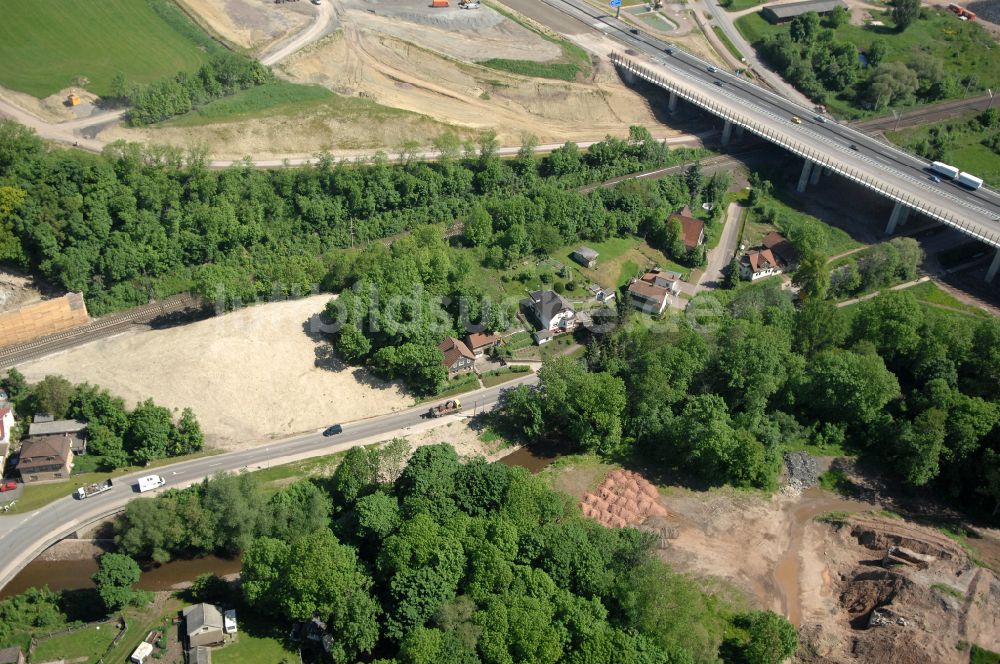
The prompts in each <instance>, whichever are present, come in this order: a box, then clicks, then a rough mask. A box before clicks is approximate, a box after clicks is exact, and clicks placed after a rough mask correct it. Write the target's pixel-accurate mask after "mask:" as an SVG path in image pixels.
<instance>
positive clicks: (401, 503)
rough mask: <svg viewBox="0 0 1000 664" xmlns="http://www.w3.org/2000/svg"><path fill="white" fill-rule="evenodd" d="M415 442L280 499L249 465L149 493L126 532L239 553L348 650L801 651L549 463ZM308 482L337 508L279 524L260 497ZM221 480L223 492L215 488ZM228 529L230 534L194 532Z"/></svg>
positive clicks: (333, 651) (301, 614) (512, 654)
mask: <svg viewBox="0 0 1000 664" xmlns="http://www.w3.org/2000/svg"><path fill="white" fill-rule="evenodd" d="M407 453H408V452H407V449H406V446H405V444H403V443H401V442H396V443H393V444H390V445H387V446H385V447H382V448H353V449H352V450H350V451H349V452H348V453H347V455H346V456H345V458H344V460H343V462H342V463H341V465H340V466H339V467H338V468H337V470H336V471H335V473H334V475H333V477H332V478H329V479H327V480H317V481H315V482H302V483H299V484H296V485H292V487H289V488H288V489H286V490H281V491H279V492H278V493H277V494H274V495H273V496H272V497H271V499H269V501H267V502H266V503H265V502H264V500H265V499H264V497H263V495H261V494H260V493H259V491H258V490H257V489H256V487H255V486H254V482H255V480H254V478H253V477H252V476H246V475H244V476H238V477H235V476H233V477H221V478H216V479H213V480H210V481H207V482H205V483H204V484H202V485H200V486H197V487H192V488H190V489H185V490H181V491H176V490H174V491H168V492H167V493H165V494H164V495H162V496H159V497H157V498H153V499H139V500H136V501H133V502H132V503H130V504H129V506H128V508H127V511H126V514H125V517H124V518H123V519H122V520H121V521H120V522H119V523H118V525H117V526H116V530H117V532H118V535H117V538H116V539H117V541H118V543H119V546H121V547H122V548H123V549H124V550H128V551H130V552H131V553H132V554H134V555H139V556H143V555H146V554H148V553H150V552H156V551H157V550H162V549H164V548H170V547H172V546H175V545H176V546H177V547H179V548H177V549H175V550H176V551H178V552H181V551H183V552H185V553H188V554H190V553H192V552H193V550H192V546H191V543H197V546H198V547H200V550H203V551H208V550H215V551H229V552H233V550H234V549H235V550H239V551H242V552H243V575H242V584H241V586H242V592H243V597H242V599H241V600H240V601H242V602H245V603H246V604H247V605H248V607H249V610H250V611H251V613H252V614H253V615H259V616H261V617H263V618H265V619H266V620H267V621H268V622H269V624H271V625H272V626H274V625H283V626H285V627H286V628H287V627H290V626H291V625H292V624H293V623H294V622H296V621H308V620H310V619H312V618H313V617H314V616H318V617H319V618H320V619H321V620H322V621H323V622H324V623H325V624H326V628H325V630H326V635H327V637H326V639H327V641H326V642H327V643H328V645H329V646H330V655H331V656H332V658H333V661H335V662H353V661H358V660H364V661H368V660H370V659H372V658H373V657H376V656H377V657H378V658H380V659H378V661H380V662H383V663H389V662H433V661H443V660H442V658H443V659H444V660H447V661H462V662H486V663H490V664H492V663H496V664H500V663H502V662H510V661H527V660H530V661H534V662H550V663H553V664H554V663H555V662H580V663H583V662H593V661H600V662H605V661H622V662H626V661H627V662H630V663H632V662H639V663H641V662H649V663H650V664H654V663H656V664H662V663H663V662H677V663H681V662H712V661H716V658H717V657H718V656H719V652H720V649H721V650H722V651H724V652H726V653H727V654H728V655H727V656H729V657H730V658H735V659H732V661H737V659H739V658H740V657H748V656H752V653H754V652H758V651H759V650H760V649H761V648H763V647H764V644H765V643H771V644H773V645H774V646H775V647H774V648H773V650H772V656H771V657H769V658H765V659H760V660H754V661H760V662H774V663H775V664H777V662H779V661H781V660H782V659H784V658H785V657H787V656H788V655H790V654H791V652H792V651H793V650H794V648H795V634H794V629H793V628H792V627H791V626H790V625H789V624H788V623H787V622H786V621H784V619H782V618H779V617H777V616H775V615H774V614H770V613H766V612H764V613H758V612H749V613H746V612H745V610H744V609H743V608H741V607H737V606H734V605H732V604H730V603H728V601H726V600H724V599H723V598H722V597H716V596H712V595H707V594H705V593H703V592H702V591H701V590H700V589H699V585H698V584H697V583H696V582H694V581H693V580H691V579H688V578H687V577H684V576H683V575H680V574H677V573H675V572H673V571H672V570H670V569H669V568H668V567H666V566H665V565H664V564H663V563H661V562H659V561H658V560H657V559H656V557H655V556H654V555H653V548H652V545H653V541H652V539H651V538H649V537H648V536H647V535H644V534H642V533H640V532H639V531H636V530H633V529H630V528H625V529H617V530H616V529H608V528H604V527H602V526H600V525H598V524H596V523H594V522H592V521H590V520H587V519H584V518H583V517H582V516H581V515H580V512H579V509H578V508H577V507H575V506H574V505H573V504H572V501H570V499H569V498H568V497H567V496H565V495H563V494H559V493H556V492H554V491H552V490H551V489H549V488H548V487H547V486H546V484H545V482H544V480H543V479H542V478H539V477H536V476H532V475H529V474H528V473H527V472H526V471H524V470H523V469H521V468H516V467H509V466H505V465H502V464H489V463H487V462H485V461H482V460H473V461H470V462H467V463H464V464H463V463H460V462H459V460H458V457H457V455H456V453H455V451H454V449H453V448H452V447H451V446H449V445H446V444H440V445H432V446H428V447H422V448H419V449H418V450H417V451H416V452H415V453H414V454H413V456H412V457H410V459H409V460H408V461H406V455H407ZM303 486H307V487H310V488H308V489H305V491H306V492H307V493H308V494H309V495H317V494H322V497H323V498H322V500H321V501H319V502H318V503H317V505H321V506H322V508H325V509H329V506H330V505H332V506H333V510H332V513H331V512H325V513H324V512H322V511H321V510H318V511H316V512H312V517H314V518H310V519H309V520H308V521H307V522H302V521H296V523H295V525H294V526H292V527H291V529H290V530H287V531H277V530H274V529H273V523H274V522H275V521H276V520H275V519H274V518H273V517H271V512H270V508H268V507H264V505H265V504H270V503H274V502H277V501H280V502H282V503H283V504H284V503H286V502H288V500H287V497H286V498H280V499H278V497H279V496H282V495H283V494H284V493H285V492H294V491H300V490H302V489H295V487H303ZM293 489H294V491H293ZM219 495H226V496H228V498H229V499H230V500H229V501H228V502H227V504H226V505H225V506H222V505H216V504H213V505H212V506H209V505H208V504H207V503H206V502H205V501H206V500H209V496H219ZM276 499H277V500H276ZM213 500H214V498H213ZM290 502H292V503H295V504H296V505H297V507H295V508H292V512H295V513H296V514H301V513H302V512H301V511H300V507H301V505H302V503H300V502H298V501H295V500H291V501H290ZM199 504H200V509H199V508H198V507H197V506H198V505H199ZM234 505H235V507H234ZM217 508H221V509H223V510H225V511H226V513H225V514H224V515H221V516H219V517H218V518H219V521H218V523H216V524H214V525H213V524H212V523H210V521H211V520H212V519H213V518H215V517H212V516H211V515H212V513H213V512H214V511H215V510H216V509H217ZM234 509H235V510H237V511H238V513H234V512H233V510H234ZM307 511H309V510H307ZM140 515H143V516H140ZM293 521H294V519H293ZM197 524H200V525H197ZM192 528H193V529H195V531H197V532H194V531H191V532H186V533H185V532H183V531H185V530H189V529H192ZM216 529H221V530H222V531H224V534H223V535H221V539H220V538H219V537H215V536H211V537H202V536H199V535H198V533H202V534H209V533H212V532H214V531H215V530H216ZM164 532H168V533H173V536H172V537H174V542H175V544H169V543H166V542H164V541H163V539H162V538H163V533H164ZM196 586H198V587H199V588H202V587H204V588H208V584H205V583H199V584H196ZM246 610H247V609H241V612H245V611H246ZM241 615H243V613H241ZM241 622H242V621H241ZM282 631H283V633H287V629H284V630H282Z"/></svg>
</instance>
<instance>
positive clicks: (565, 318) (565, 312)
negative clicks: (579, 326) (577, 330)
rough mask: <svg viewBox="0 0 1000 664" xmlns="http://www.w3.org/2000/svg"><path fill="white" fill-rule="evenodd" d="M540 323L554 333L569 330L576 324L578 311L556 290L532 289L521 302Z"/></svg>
mask: <svg viewBox="0 0 1000 664" xmlns="http://www.w3.org/2000/svg"><path fill="white" fill-rule="evenodd" d="M521 304H523V305H524V306H525V308H526V309H528V312H529V313H530V314H531V315H532V317H533V318H534V319H535V322H537V323H538V327H539V328H541V329H543V330H548V331H549V332H552V333H553V334H557V333H559V332H568V331H570V330H572V329H573V327H575V325H576V311H574V310H573V307H571V306H570V304H569V302H567V301H566V300H565V299H563V297H562V296H561V295H559V294H558V293H556V292H555V291H550V290H548V291H532V292H531V293H530V294H529V297H528V298H527V299H526V300H523V301H522V302H521Z"/></svg>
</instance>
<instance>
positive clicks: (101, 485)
mask: <svg viewBox="0 0 1000 664" xmlns="http://www.w3.org/2000/svg"><path fill="white" fill-rule="evenodd" d="M112 486H113V484H112V482H111V480H104V481H103V482H95V483H94V484H88V485H87V486H82V487H80V488H79V489H77V490H76V492H75V494H74V495H76V497H77V498H78V499H80V500H83V499H84V498H90V497H91V496H96V495H97V494H99V493H104V492H105V491H110V490H111V487H112Z"/></svg>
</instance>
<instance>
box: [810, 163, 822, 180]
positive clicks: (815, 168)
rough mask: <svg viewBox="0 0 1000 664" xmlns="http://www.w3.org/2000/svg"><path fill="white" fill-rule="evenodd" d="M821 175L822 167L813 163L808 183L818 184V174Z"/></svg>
mask: <svg viewBox="0 0 1000 664" xmlns="http://www.w3.org/2000/svg"><path fill="white" fill-rule="evenodd" d="M821 175H823V167H822V166H820V165H819V164H813V166H812V175H810V176H809V184H819V176H821Z"/></svg>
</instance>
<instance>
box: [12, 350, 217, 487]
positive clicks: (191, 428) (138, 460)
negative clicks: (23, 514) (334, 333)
mask: <svg viewBox="0 0 1000 664" xmlns="http://www.w3.org/2000/svg"><path fill="white" fill-rule="evenodd" d="M0 387H2V388H3V389H4V391H5V392H7V395H8V397H9V398H10V399H11V401H12V402H13V403H14V408H15V410H16V411H17V415H18V418H19V419H20V430H19V431H18V432H17V433H16V434H15V435H20V434H23V433H26V432H27V430H28V426H29V424H30V422H31V419H32V418H33V417H34V416H35V415H36V414H37V413H47V414H49V415H51V416H52V417H54V418H56V419H57V420H61V419H75V420H80V421H81V422H86V423H87V454H86V456H78V457H77V458H76V462H75V467H76V469H77V470H80V469H82V468H84V467H86V468H88V469H90V470H95V469H101V470H113V469H115V468H124V467H126V466H129V465H133V466H145V465H146V464H147V463H149V462H150V461H154V460H156V459H162V458H165V457H172V456H180V455H183V454H192V453H194V452H197V451H199V450H201V448H202V447H203V446H204V444H205V437H204V435H203V434H202V431H201V425H200V424H198V419H197V418H196V417H195V415H194V412H193V411H192V410H191V409H190V408H185V409H184V410H183V412H182V413H181V416H180V418H179V419H178V421H176V422H175V421H174V417H173V414H172V413H171V412H170V409H168V408H164V407H163V406H157V405H156V404H155V403H153V400H152V399H147V400H145V401H143V402H142V403H139V404H137V405H136V407H135V408H133V409H132V410H129V409H128V408H127V407H126V406H125V402H124V401H123V400H122V399H121V398H120V397H116V396H113V395H112V394H110V393H109V392H108V391H107V390H105V389H102V388H100V387H97V386H95V385H90V384H89V383H80V384H78V385H74V384H73V383H71V382H69V381H68V380H66V379H65V378H63V377H62V376H46V377H45V378H43V379H42V380H40V381H38V382H37V383H34V384H30V383H28V382H27V381H26V380H25V379H24V376H22V375H21V373H20V372H19V371H18V370H17V369H11V370H9V371H8V372H7V375H6V376H5V377H4V378H3V379H2V380H0ZM0 470H2V469H0Z"/></svg>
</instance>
